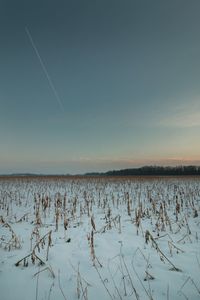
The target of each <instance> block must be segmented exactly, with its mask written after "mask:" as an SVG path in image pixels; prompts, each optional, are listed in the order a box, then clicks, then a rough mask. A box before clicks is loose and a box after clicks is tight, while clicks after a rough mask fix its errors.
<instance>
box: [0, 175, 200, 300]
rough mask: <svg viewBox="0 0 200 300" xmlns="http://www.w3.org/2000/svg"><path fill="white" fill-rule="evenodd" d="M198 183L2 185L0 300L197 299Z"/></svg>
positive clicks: (9, 181)
mask: <svg viewBox="0 0 200 300" xmlns="http://www.w3.org/2000/svg"><path fill="white" fill-rule="evenodd" d="M199 278H200V179H199V178H192V177H188V178H186V177H185V178H170V177H168V178H167V177H166V178H81V177H80V178H73V177H46V178H45V177H40V178H39V177H29V178H28V177H18V178H17V177H16V178H14V177H13V178H12V177H11V178H6V177H4V178H1V179H0V299H1V300H11V299H13V300H14V299H15V300H25V299H26V300H27V299H29V300H32V299H37V300H39V299H41V300H49V299H68V300H73V299H84V300H86V299H88V300H94V299H95V300H96V299H127V300H128V299H155V300H156V299H157V300H160V299H166V300H168V299H173V300H174V299H192V300H193V299H200V279H199Z"/></svg>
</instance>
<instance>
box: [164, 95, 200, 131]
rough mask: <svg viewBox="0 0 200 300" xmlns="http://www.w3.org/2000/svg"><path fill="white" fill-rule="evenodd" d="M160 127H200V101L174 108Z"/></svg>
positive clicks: (189, 102)
mask: <svg viewBox="0 0 200 300" xmlns="http://www.w3.org/2000/svg"><path fill="white" fill-rule="evenodd" d="M159 125H161V126H165V127H177V128H192V127H199V126H200V100H198V102H197V101H188V103H186V104H184V105H180V106H177V107H172V108H171V109H170V111H168V113H167V115H165V116H164V117H163V118H162V120H160V121H159Z"/></svg>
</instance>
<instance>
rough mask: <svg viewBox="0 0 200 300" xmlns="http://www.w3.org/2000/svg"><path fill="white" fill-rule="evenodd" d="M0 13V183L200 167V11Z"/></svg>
mask: <svg viewBox="0 0 200 300" xmlns="http://www.w3.org/2000/svg"><path fill="white" fill-rule="evenodd" d="M0 6H1V9H0V14H1V16H0V38H1V49H0V66H1V67H0V140H1V142H0V173H11V172H42V173H82V172H88V171H94V170H96V171H104V170H109V169H118V168H127V167H134V166H141V165H146V164H163V165H177V164H199V163H200V138H199V137H200V134H199V132H200V131H199V129H200V82H199V81H200V79H199V78H200V39H199V30H200V18H199V11H200V1H198V0H197V1H195V0H191V1H185V0H168V1H162V0H153V1H148V0H137V1H136V0H131V1H129V0H127V1H119V0H115V1H114V0H106V1H105V0H101V1H94V0H93V1H87V0H85V1H81V0H72V1H68V0H65V1H64V0H62V1H61V0H59V1H44V0H43V1H42V0H40V1H39V0H35V1H21V0H19V1H14V0H13V1H10V0H7V1H0ZM26 27H27V28H28V31H29V32H30V35H31V38H32V40H33V42H34V45H35V47H36V49H37V51H38V53H39V56H40V58H41V60H42V63H43V65H44V66H45V70H46V71H47V72H48V75H49V79H50V81H51V82H52V85H53V88H52V85H51V84H50V82H49V79H48V78H47V74H45V71H44V68H42V66H41V63H40V61H39V59H38V56H37V55H36V52H35V50H34V47H33V45H32V44H31V41H30V37H29V36H28V34H27V32H26V30H25V28H26ZM54 89H55V90H54ZM55 91H56V93H57V95H58V97H56V95H55ZM59 101H60V102H61V103H62V104H61V105H60V103H59ZM61 106H62V107H61Z"/></svg>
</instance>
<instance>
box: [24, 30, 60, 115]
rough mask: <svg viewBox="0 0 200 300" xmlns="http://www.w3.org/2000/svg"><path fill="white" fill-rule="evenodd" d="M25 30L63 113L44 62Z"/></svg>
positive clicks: (28, 32)
mask: <svg viewBox="0 0 200 300" xmlns="http://www.w3.org/2000/svg"><path fill="white" fill-rule="evenodd" d="M25 30H26V33H27V36H28V38H29V41H30V43H31V46H32V47H33V49H34V51H35V54H36V55H37V58H38V60H39V62H40V65H41V67H42V70H43V71H44V73H45V75H46V78H47V80H48V82H49V85H50V87H51V89H52V91H53V93H54V95H55V97H56V100H57V102H58V104H59V106H60V109H61V110H62V111H63V112H64V107H63V104H62V101H61V99H60V97H59V95H58V92H57V90H56V88H55V86H54V84H53V81H52V80H51V77H50V75H49V73H48V71H47V69H46V67H45V64H44V62H43V60H42V58H41V56H40V53H39V52H38V49H37V47H36V45H35V43H34V41H33V38H32V36H31V33H30V31H29V30H28V28H27V27H25Z"/></svg>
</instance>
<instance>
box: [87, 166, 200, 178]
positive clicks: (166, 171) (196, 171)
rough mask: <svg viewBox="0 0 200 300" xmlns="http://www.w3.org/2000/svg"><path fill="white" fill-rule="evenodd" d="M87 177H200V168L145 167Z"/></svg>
mask: <svg viewBox="0 0 200 300" xmlns="http://www.w3.org/2000/svg"><path fill="white" fill-rule="evenodd" d="M86 175H107V176H187V175H200V166H176V167H161V166H144V167H141V168H132V169H122V170H113V171H108V172H106V173H87V174H86Z"/></svg>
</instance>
